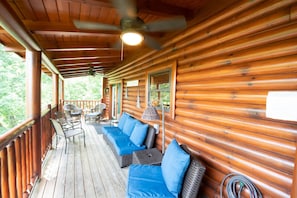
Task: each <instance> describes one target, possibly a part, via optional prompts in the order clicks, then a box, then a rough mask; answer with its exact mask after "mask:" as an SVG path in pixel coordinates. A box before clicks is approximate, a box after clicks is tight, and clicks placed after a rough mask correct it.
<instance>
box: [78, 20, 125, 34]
mask: <svg viewBox="0 0 297 198" xmlns="http://www.w3.org/2000/svg"><path fill="white" fill-rule="evenodd" d="M73 23H74V25H75V27H76V28H78V29H84V30H114V31H118V30H121V28H120V27H118V26H115V25H109V24H104V23H95V22H87V21H78V20H73Z"/></svg>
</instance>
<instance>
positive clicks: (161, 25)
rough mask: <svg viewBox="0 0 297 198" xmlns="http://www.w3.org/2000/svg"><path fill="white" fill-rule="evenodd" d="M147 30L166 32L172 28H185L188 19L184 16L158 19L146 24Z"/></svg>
mask: <svg viewBox="0 0 297 198" xmlns="http://www.w3.org/2000/svg"><path fill="white" fill-rule="evenodd" d="M145 27H146V29H145V31H147V32H166V31H171V30H178V29H185V28H186V27H187V21H186V19H185V17H184V16H178V17H173V18H169V19H164V20H158V21H154V22H151V23H147V24H146V25H145Z"/></svg>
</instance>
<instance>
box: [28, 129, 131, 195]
mask: <svg viewBox="0 0 297 198" xmlns="http://www.w3.org/2000/svg"><path fill="white" fill-rule="evenodd" d="M84 127H85V129H86V147H84V146H83V138H80V137H75V141H74V142H73V141H70V142H69V144H68V145H69V148H68V150H67V153H66V154H65V153H64V148H65V141H64V140H60V141H59V144H58V147H57V149H55V148H54V149H53V150H51V151H49V153H48V155H47V157H46V160H45V162H44V165H43V167H42V176H41V178H40V181H39V182H38V183H37V185H36V187H35V188H34V190H33V193H32V195H31V197H32V198H53V197H54V198H63V197H65V198H66V197H67V198H72V197H73V198H74V197H75V198H83V197H87V198H93V197H104V198H105V197H106V198H109V197H110V198H121V197H125V194H126V182H127V174H128V168H122V169H121V168H120V167H119V165H118V163H117V161H116V159H115V157H114V155H113V154H112V151H111V150H110V148H109V147H108V145H107V144H106V143H105V141H104V140H103V137H102V135H100V134H97V133H96V131H95V128H94V127H93V126H91V125H85V126H84ZM54 146H55V145H54Z"/></svg>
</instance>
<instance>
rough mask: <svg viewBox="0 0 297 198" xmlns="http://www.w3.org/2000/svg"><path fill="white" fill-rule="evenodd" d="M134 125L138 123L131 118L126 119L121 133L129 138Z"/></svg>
mask: <svg viewBox="0 0 297 198" xmlns="http://www.w3.org/2000/svg"><path fill="white" fill-rule="evenodd" d="M136 123H139V121H138V120H136V119H134V118H132V117H128V118H127V119H126V122H125V125H124V128H123V132H124V133H126V134H127V135H128V136H130V135H131V133H132V131H133V129H134V126H135V124H136Z"/></svg>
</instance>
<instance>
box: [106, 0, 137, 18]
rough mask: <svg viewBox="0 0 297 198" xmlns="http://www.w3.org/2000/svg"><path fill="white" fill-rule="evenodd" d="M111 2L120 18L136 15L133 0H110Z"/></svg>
mask: <svg viewBox="0 0 297 198" xmlns="http://www.w3.org/2000/svg"><path fill="white" fill-rule="evenodd" d="M112 3H113V5H114V7H115V8H116V9H117V10H118V12H119V14H120V16H121V17H122V18H136V17H137V7H136V1H135V0H112Z"/></svg>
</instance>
